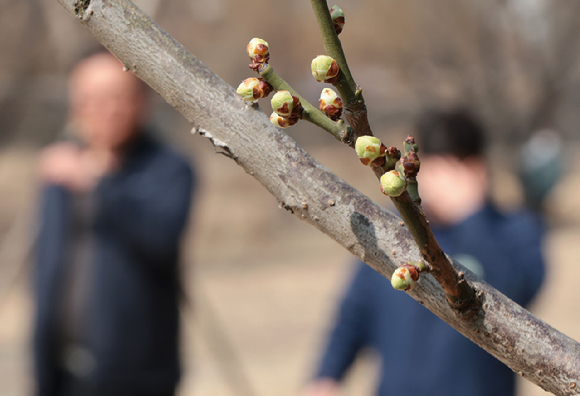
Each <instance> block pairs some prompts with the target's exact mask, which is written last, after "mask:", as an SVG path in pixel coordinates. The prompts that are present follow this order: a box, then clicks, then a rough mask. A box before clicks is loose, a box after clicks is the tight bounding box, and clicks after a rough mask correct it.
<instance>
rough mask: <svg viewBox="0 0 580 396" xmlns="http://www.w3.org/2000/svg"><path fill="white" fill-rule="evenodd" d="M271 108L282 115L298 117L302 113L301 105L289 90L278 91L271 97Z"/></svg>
mask: <svg viewBox="0 0 580 396" xmlns="http://www.w3.org/2000/svg"><path fill="white" fill-rule="evenodd" d="M271 104H272V110H274V111H275V112H276V113H278V114H279V115H281V116H283V117H290V116H294V117H300V116H301V115H302V105H301V104H300V99H298V97H297V96H294V95H292V94H291V93H290V92H289V91H278V92H276V94H275V95H274V96H273V97H272V101H271Z"/></svg>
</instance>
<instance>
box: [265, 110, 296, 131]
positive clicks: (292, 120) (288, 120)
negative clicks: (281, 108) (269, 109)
mask: <svg viewBox="0 0 580 396" xmlns="http://www.w3.org/2000/svg"><path fill="white" fill-rule="evenodd" d="M270 122H271V123H272V124H274V125H275V126H277V127H279V128H288V127H290V126H292V125H294V124H296V123H297V122H298V117H282V116H281V115H279V114H277V113H276V112H273V113H272V114H271V115H270Z"/></svg>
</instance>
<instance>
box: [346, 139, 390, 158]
mask: <svg viewBox="0 0 580 396" xmlns="http://www.w3.org/2000/svg"><path fill="white" fill-rule="evenodd" d="M354 149H355V151H356V154H357V155H358V157H359V158H360V162H362V163H363V165H370V164H371V162H373V161H375V160H376V159H377V158H379V157H382V156H384V155H385V152H386V150H387V148H386V147H385V145H384V144H382V143H381V141H380V139H378V138H376V137H374V136H359V137H358V138H357V139H356V143H355V146H354Z"/></svg>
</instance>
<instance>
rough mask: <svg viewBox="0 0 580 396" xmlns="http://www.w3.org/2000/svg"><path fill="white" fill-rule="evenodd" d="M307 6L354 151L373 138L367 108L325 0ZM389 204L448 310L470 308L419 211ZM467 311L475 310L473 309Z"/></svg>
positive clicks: (469, 295) (470, 296)
mask: <svg viewBox="0 0 580 396" xmlns="http://www.w3.org/2000/svg"><path fill="white" fill-rule="evenodd" d="M311 3H312V9H313V11H314V14H315V15H316V20H317V22H318V26H319V28H320V33H321V35H322V39H323V42H324V49H325V50H326V53H327V54H328V56H330V57H332V58H334V59H335V60H336V61H337V62H338V64H339V66H340V70H341V81H342V80H344V82H345V83H342V84H340V83H337V84H336V87H337V89H338V91H339V92H340V95H341V96H342V97H343V102H345V114H344V115H345V118H346V120H347V121H348V123H349V125H350V127H351V128H352V134H351V136H349V139H347V141H346V143H348V144H349V146H351V147H353V148H354V145H355V143H356V139H357V138H358V137H360V136H373V133H372V130H371V127H370V125H369V121H368V114H367V108H366V105H365V102H364V98H363V96H362V94H361V90H360V89H356V84H355V82H354V79H353V77H352V75H351V73H350V69H349V67H348V63H347V61H346V57H345V55H344V51H343V49H342V44H341V43H340V40H339V38H338V36H337V34H336V31H335V29H334V23H333V22H332V19H331V18H330V12H329V9H328V4H327V2H326V0H311ZM345 98H346V100H345ZM371 168H372V170H373V172H374V173H375V175H376V176H377V177H378V178H380V177H381V176H382V175H383V174H384V173H385V172H386V171H388V170H389V169H388V168H387V167H371ZM391 200H392V201H393V203H394V205H395V207H396V208H397V210H398V211H399V214H400V215H401V217H402V218H403V220H404V221H405V224H407V226H408V227H409V230H410V231H411V234H412V235H413V238H414V239H415V242H416V243H417V246H418V247H419V249H420V251H421V254H422V256H423V259H424V260H425V261H427V262H428V263H429V264H430V265H431V266H432V268H433V271H432V274H433V276H434V277H435V279H436V280H437V282H438V283H439V284H440V285H441V287H442V288H443V290H444V291H445V296H446V297H447V301H448V302H449V303H450V304H451V305H452V307H454V308H456V309H459V310H464V309H467V308H470V305H471V304H472V303H474V302H476V301H477V300H476V299H475V298H474V296H475V291H474V289H473V287H472V286H471V285H470V284H469V283H468V282H467V281H466V280H465V279H462V278H461V277H460V276H459V274H458V272H457V271H456V270H455V268H454V267H453V265H452V263H451V261H449V259H448V258H447V256H446V255H445V253H444V252H443V250H442V249H441V247H440V246H439V243H438V242H437V240H436V239H435V236H434V235H433V232H432V231H431V227H429V221H428V220H427V219H426V217H425V214H424V213H423V210H422V208H421V207H420V206H419V205H417V204H415V203H414V202H413V201H412V200H411V198H410V196H409V194H408V193H407V192H404V193H403V194H401V195H400V196H399V197H391ZM471 308H475V310H477V307H471Z"/></svg>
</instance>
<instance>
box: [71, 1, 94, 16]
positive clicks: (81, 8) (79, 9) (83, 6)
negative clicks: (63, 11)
mask: <svg viewBox="0 0 580 396" xmlns="http://www.w3.org/2000/svg"><path fill="white" fill-rule="evenodd" d="M90 5H91V0H75V2H74V4H73V7H74V13H75V15H76V17H77V18H78V19H80V20H82V21H87V20H88V19H89V17H90V15H92V14H93V12H92V11H90V12H88V13H87V12H86V11H87V8H89V6H90Z"/></svg>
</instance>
